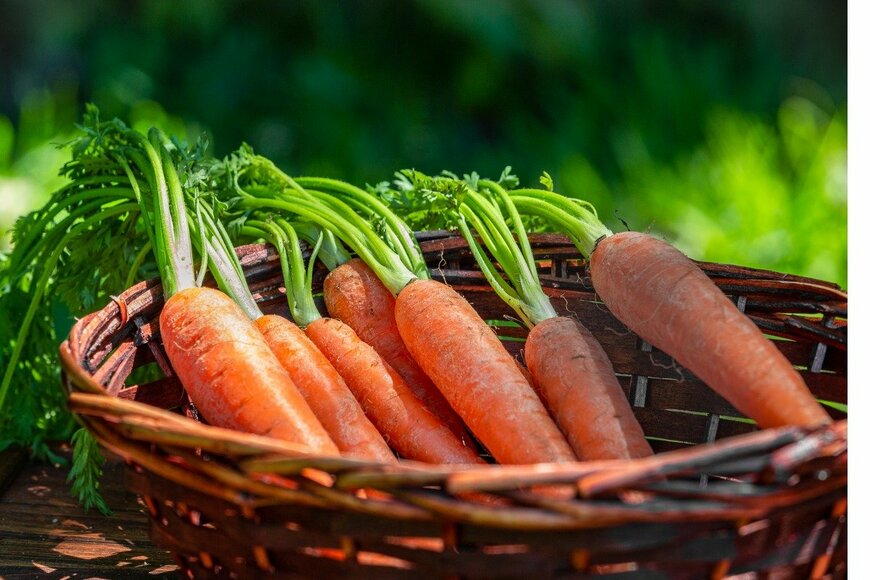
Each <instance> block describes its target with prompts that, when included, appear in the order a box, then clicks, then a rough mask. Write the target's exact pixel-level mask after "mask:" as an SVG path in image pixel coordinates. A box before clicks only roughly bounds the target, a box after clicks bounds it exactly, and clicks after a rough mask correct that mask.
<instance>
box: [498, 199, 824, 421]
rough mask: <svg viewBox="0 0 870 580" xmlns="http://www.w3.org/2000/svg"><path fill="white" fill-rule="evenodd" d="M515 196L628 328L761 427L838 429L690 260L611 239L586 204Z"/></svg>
mask: <svg viewBox="0 0 870 580" xmlns="http://www.w3.org/2000/svg"><path fill="white" fill-rule="evenodd" d="M510 195H511V197H512V199H513V200H514V202H515V203H516V205H517V207H521V208H522V209H523V210H524V211H525V212H527V213H529V214H532V215H537V216H540V217H543V218H545V219H547V220H550V221H551V222H552V223H554V224H556V225H557V226H558V227H560V228H561V229H563V230H564V231H566V232H568V235H569V237H571V239H572V240H573V241H574V244H575V245H576V246H577V248H578V249H579V250H580V251H581V253H583V254H584V255H585V256H588V257H590V266H589V267H590V271H591V275H592V283H593V286H594V288H595V291H596V293H597V294H598V295H599V296H600V297H601V299H602V300H603V301H604V303H605V304H606V305H607V307H608V308H609V309H610V311H611V312H613V314H614V315H615V316H616V317H617V318H618V319H619V320H620V321H622V323H623V324H625V325H626V326H627V327H628V328H630V329H631V330H632V331H634V332H635V333H637V334H638V336H640V337H641V338H643V339H644V340H646V341H647V342H649V343H650V344H652V345H653V346H655V347H657V348H659V349H661V350H663V351H664V352H666V353H668V354H670V355H671V356H673V357H674V358H675V359H676V360H677V361H678V362H679V363H680V364H682V365H683V366H685V367H686V368H687V369H689V370H690V371H691V372H692V373H694V374H695V375H696V376H698V378H700V379H701V380H702V381H704V382H705V383H706V384H707V385H708V386H710V387H711V388H712V389H713V390H715V391H716V392H718V393H719V394H720V395H722V396H723V397H724V398H725V399H727V400H728V401H729V402H730V403H731V404H732V405H734V406H735V407H736V408H737V409H738V410H739V411H740V412H741V413H743V414H745V415H746V416H747V417H749V418H751V419H754V420H755V421H756V422H757V423H758V425H759V426H760V427H762V428H765V427H779V426H784V425H799V426H806V427H814V426H818V425H821V424H825V423H828V422H830V421H831V418H830V416H829V415H828V414H827V413H826V412H825V410H824V409H823V408H822V406H821V405H820V404H819V403H818V402H817V401H816V399H815V398H814V397H813V395H812V393H811V392H810V391H809V389H808V388H807V386H806V383H804V381H803V379H802V378H801V376H800V375H799V374H798V373H797V371H796V370H795V369H794V367H793V366H792V365H791V363H790V362H789V361H788V360H787V359H786V358H785V356H783V354H782V353H781V352H780V351H779V350H778V349H777V348H776V346H775V345H774V343H773V342H772V341H770V340H768V339H767V338H766V337H765V336H764V334H762V332H761V331H760V330H759V328H758V327H757V326H756V325H755V324H754V323H753V322H752V321H751V319H749V318H748V317H747V316H746V315H745V314H743V313H742V312H740V311H739V310H738V309H737V307H736V306H735V305H734V303H733V302H731V300H729V299H728V297H727V296H726V295H725V294H724V293H723V292H722V291H721V290H720V289H719V288H718V287H717V286H716V285H715V284H714V283H713V282H712V281H711V280H710V279H709V278H708V277H707V276H706V275H705V274H704V273H703V272H702V271H701V269H700V268H698V266H697V265H696V264H695V263H694V262H692V260H690V259H689V258H688V257H686V256H685V255H684V254H683V253H682V252H680V251H679V250H677V249H676V248H674V247H673V246H671V245H670V244H667V243H665V242H663V241H661V240H658V239H657V238H655V237H653V236H650V235H647V234H642V233H637V232H623V233H618V234H613V233H612V232H611V231H610V230H608V229H607V228H606V227H605V226H604V225H603V224H602V223H601V222H600V221H599V220H598V217H597V215H595V212H594V208H592V207H591V206H589V205H588V204H586V203H585V202H578V201H576V200H570V199H568V198H564V197H562V196H560V195H559V194H556V193H553V192H548V191H542V190H536V189H524V190H513V191H511V192H510Z"/></svg>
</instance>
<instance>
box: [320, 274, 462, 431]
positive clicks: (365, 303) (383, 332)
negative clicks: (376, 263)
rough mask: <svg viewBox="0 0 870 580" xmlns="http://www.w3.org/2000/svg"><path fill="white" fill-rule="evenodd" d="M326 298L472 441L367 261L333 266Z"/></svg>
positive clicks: (331, 307)
mask: <svg viewBox="0 0 870 580" xmlns="http://www.w3.org/2000/svg"><path fill="white" fill-rule="evenodd" d="M323 298H324V300H325V302H326V308H327V310H329V314H330V316H332V317H333V318H337V319H338V320H341V321H342V322H344V323H345V324H347V325H348V326H350V327H351V328H353V330H354V332H356V334H357V335H358V336H359V337H360V338H361V339H363V340H364V341H365V342H367V343H369V344H370V345H372V347H374V349H375V350H376V351H377V352H378V354H379V355H381V356H382V357H383V359H384V360H385V361H386V362H387V363H388V364H389V365H390V366H391V367H393V369H395V371H396V372H397V373H399V375H401V377H402V379H404V381H405V383H407V385H408V386H409V387H410V388H411V390H412V391H413V392H414V394H415V395H416V396H417V398H418V399H420V400H421V401H422V402H423V404H424V405H426V406H427V407H428V408H429V409H430V410H431V411H432V412H433V413H435V415H436V416H437V417H438V418H439V419H441V420H442V421H443V422H444V423H445V424H446V425H447V426H448V427H450V430H451V431H453V433H455V434H456V436H457V437H459V438H460V439H462V440H463V441H466V442H470V441H471V436H470V435H469V433H468V431H467V430H466V428H465V425H464V424H463V423H462V419H460V418H459V415H457V414H456V411H454V410H453V409H452V408H451V407H450V403H448V402H447V399H445V398H444V395H442V394H441V391H439V390H438V387H436V386H435V384H434V383H433V382H432V380H431V379H430V378H429V377H428V376H427V375H426V373H424V372H423V369H421V368H420V365H418V364H417V362H416V361H415V360H414V358H413V357H412V356H411V353H409V352H408V348H407V347H406V346H405V343H404V342H402V337H401V336H400V335H399V329H398V327H397V326H396V315H395V307H396V299H395V297H394V296H393V295H392V293H390V291H389V290H387V288H386V286H384V285H383V283H382V282H381V281H380V279H378V277H377V276H376V275H375V273H374V272H372V270H371V268H369V267H368V266H367V265H366V264H365V262H363V261H362V260H360V259H359V258H353V259H352V260H349V261H347V262H345V263H344V264H342V265H340V266H338V267H336V268H335V269H334V270H332V271H331V272H330V273H329V275H327V276H326V280H324V282H323Z"/></svg>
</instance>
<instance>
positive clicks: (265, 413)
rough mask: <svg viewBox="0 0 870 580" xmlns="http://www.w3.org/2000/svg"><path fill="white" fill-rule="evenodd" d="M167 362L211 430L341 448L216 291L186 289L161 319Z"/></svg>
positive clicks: (329, 451)
mask: <svg viewBox="0 0 870 580" xmlns="http://www.w3.org/2000/svg"><path fill="white" fill-rule="evenodd" d="M160 333H161V336H162V338H163V345H164V348H165V349H166V355H167V356H168V357H169V361H170V362H171V363H172V368H173V369H174V370H175V372H176V374H177V375H178V378H179V380H180V381H181V383H182V385H184V388H185V389H186V390H187V393H188V395H189V396H190V398H191V400H192V401H193V402H194V404H195V405H196V406H197V408H198V409H199V411H200V412H201V413H202V415H203V417H205V419H206V420H207V421H208V422H209V423H210V424H212V425H215V426H218V427H225V428H228V429H235V430H238V431H246V432H249V433H255V434H257V435H267V436H271V437H276V438H279V439H285V440H287V441H292V442H294V443H299V444H302V445H307V446H308V447H309V448H311V451H312V452H313V453H317V454H322V455H338V448H337V447H336V446H335V443H334V442H333V441H332V439H330V437H329V434H328V433H327V432H326V430H325V429H324V428H323V425H321V424H320V422H319V421H318V420H317V417H316V416H315V415H314V413H313V412H312V410H311V408H310V407H309V406H308V403H306V402H305V399H304V398H302V395H301V394H300V393H299V390H298V389H297V388H296V385H295V384H294V383H293V380H292V379H291V378H290V376H289V375H288V374H287V372H286V371H285V370H284V368H283V367H282V366H281V363H280V362H278V359H277V358H276V357H275V355H274V354H272V351H271V350H270V349H269V345H268V344H266V341H265V340H264V339H263V337H262V336H261V335H260V332H259V331H258V330H257V329H256V328H255V327H254V325H253V324H252V323H251V321H250V319H248V317H247V316H246V315H245V314H244V312H242V310H241V308H239V306H238V305H236V303H235V302H233V300H232V299H231V298H230V297H229V296H227V295H226V294H224V293H222V292H220V291H218V290H214V289H212V288H187V289H184V290H181V291H180V292H178V293H176V294H175V295H173V296H172V297H171V298H169V299H168V300H167V301H166V304H165V305H164V307H163V310H162V311H161V313H160Z"/></svg>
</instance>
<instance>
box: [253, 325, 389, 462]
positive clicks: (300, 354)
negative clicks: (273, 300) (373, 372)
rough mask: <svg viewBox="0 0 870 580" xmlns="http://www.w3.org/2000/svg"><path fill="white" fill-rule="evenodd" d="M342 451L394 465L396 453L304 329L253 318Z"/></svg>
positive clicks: (349, 454)
mask: <svg viewBox="0 0 870 580" xmlns="http://www.w3.org/2000/svg"><path fill="white" fill-rule="evenodd" d="M254 326H256V327H257V329H258V330H259V331H260V332H261V333H262V335H263V337H264V338H265V339H266V342H267V343H268V344H269V348H271V349H272V352H274V353H275V356H277V357H278V360H279V361H280V363H281V365H282V366H283V367H284V370H286V371H287V374H288V375H290V378H291V379H293V382H294V383H296V386H297V387H298V388H299V392H300V393H302V396H303V397H304V398H305V400H306V401H307V402H308V405H309V406H310V407H311V410H312V411H314V414H315V415H316V416H317V418H318V419H319V420H320V423H321V424H322V425H323V426H324V428H326V431H327V433H329V435H330V437H331V438H332V440H333V441H334V442H335V444H336V446H338V450H339V451H341V453H342V455H347V456H352V457H358V458H360V459H371V460H374V461H380V462H383V463H395V462H396V456H395V455H393V452H392V451H391V450H390V447H389V446H388V445H387V443H386V442H385V441H384V438H383V437H381V434H380V433H378V430H377V429H376V428H375V426H374V425H372V422H371V421H369V419H368V418H367V417H366V415H365V413H364V412H363V410H362V407H360V405H359V402H357V400H356V399H355V398H354V396H353V393H351V392H350V389H348V387H347V385H346V384H345V382H344V379H342V378H341V375H339V374H338V371H336V370H335V368H334V367H333V366H332V364H331V363H330V362H329V360H327V358H326V357H325V356H323V353H322V352H320V350H318V348H317V347H316V346H315V345H314V343H313V342H311V339H310V338H308V336H307V335H306V334H305V332H304V331H303V330H302V329H301V328H299V327H298V326H296V325H295V324H293V323H292V322H291V321H289V320H287V319H286V318H283V317H281V316H276V315H274V314H268V315H265V316H261V317H260V318H258V319H257V320H255V321H254Z"/></svg>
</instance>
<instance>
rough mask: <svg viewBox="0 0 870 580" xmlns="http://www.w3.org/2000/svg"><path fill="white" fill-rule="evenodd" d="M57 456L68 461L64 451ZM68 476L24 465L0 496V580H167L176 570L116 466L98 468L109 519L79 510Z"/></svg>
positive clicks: (48, 468) (56, 469)
mask: <svg viewBox="0 0 870 580" xmlns="http://www.w3.org/2000/svg"><path fill="white" fill-rule="evenodd" d="M61 455H64V456H66V457H67V458H69V455H70V454H69V451H68V450H61ZM67 473H68V470H67V469H66V468H64V467H58V466H54V465H47V464H40V463H34V462H28V463H26V464H25V465H24V467H23V468H22V469H21V471H20V472H19V473H18V475H17V477H16V478H15V479H14V481H13V482H12V483H11V485H10V486H9V488H8V489H7V490H6V492H5V493H4V494H3V496H2V497H0V577H2V578H4V579H5V580H10V579H13V578H35V577H40V578H43V577H44V578H63V577H70V576H71V577H99V578H119V577H129V576H140V575H141V576H144V577H149V578H150V577H155V578H160V577H163V578H172V577H175V576H176V575H177V570H178V568H177V566H176V565H175V562H174V561H173V559H172V557H171V556H170V554H169V553H168V552H166V551H165V550H160V549H158V548H156V547H155V546H154V545H153V544H152V543H151V541H150V539H149V537H148V518H147V515H146V512H145V509H144V507H143V506H142V505H141V504H140V503H139V501H138V499H137V497H136V496H135V495H134V494H132V493H130V492H128V491H127V490H126V489H125V487H124V468H123V465H122V464H121V462H119V461H118V460H115V459H110V460H109V461H108V462H107V463H106V465H105V467H104V477H103V479H102V480H101V491H102V494H103V497H104V499H105V500H106V502H107V503H108V504H109V506H110V507H111V508H112V510H113V513H112V515H109V516H104V515H102V514H100V513H99V512H98V511H96V510H93V509H92V510H90V511H85V510H84V509H83V508H82V507H81V505H79V503H78V501H77V500H76V499H75V498H73V497H72V496H71V495H70V484H68V483H67V482H66V476H67Z"/></svg>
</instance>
